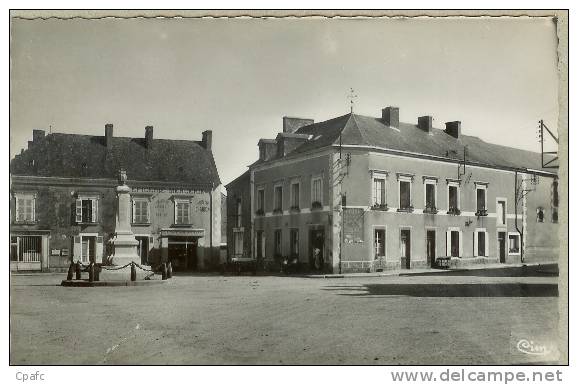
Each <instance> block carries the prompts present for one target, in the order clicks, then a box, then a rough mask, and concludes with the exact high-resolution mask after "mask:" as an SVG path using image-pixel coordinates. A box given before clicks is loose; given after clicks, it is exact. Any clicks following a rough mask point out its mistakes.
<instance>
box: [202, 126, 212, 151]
mask: <svg viewBox="0 0 578 385" xmlns="http://www.w3.org/2000/svg"><path fill="white" fill-rule="evenodd" d="M202 144H203V147H205V149H207V150H209V151H211V148H212V147H213V131H211V130H206V131H203V142H202Z"/></svg>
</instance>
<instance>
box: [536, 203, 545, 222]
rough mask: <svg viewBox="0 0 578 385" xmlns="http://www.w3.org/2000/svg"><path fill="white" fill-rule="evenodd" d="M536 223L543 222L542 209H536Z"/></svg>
mask: <svg viewBox="0 0 578 385" xmlns="http://www.w3.org/2000/svg"><path fill="white" fill-rule="evenodd" d="M536 221H537V222H544V209H543V208H542V207H538V208H537V209H536Z"/></svg>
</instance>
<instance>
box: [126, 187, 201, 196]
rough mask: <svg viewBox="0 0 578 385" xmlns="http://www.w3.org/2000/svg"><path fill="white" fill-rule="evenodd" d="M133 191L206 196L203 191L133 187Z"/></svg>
mask: <svg viewBox="0 0 578 385" xmlns="http://www.w3.org/2000/svg"><path fill="white" fill-rule="evenodd" d="M132 191H133V192H135V193H161V192H165V193H170V194H205V193H206V192H205V191H201V190H189V189H166V188H154V187H133V188H132Z"/></svg>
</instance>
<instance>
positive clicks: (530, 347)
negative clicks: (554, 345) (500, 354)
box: [516, 339, 550, 356]
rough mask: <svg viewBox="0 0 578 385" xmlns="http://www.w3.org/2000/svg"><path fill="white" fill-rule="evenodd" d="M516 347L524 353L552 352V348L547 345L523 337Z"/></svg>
mask: <svg viewBox="0 0 578 385" xmlns="http://www.w3.org/2000/svg"><path fill="white" fill-rule="evenodd" d="M516 347H517V348H518V350H519V351H520V352H522V353H524V354H533V355H536V356H544V355H546V354H548V353H550V350H549V349H548V348H547V347H546V346H544V345H540V344H537V343H535V342H534V341H528V340H526V339H521V340H520V341H518V344H517V345H516Z"/></svg>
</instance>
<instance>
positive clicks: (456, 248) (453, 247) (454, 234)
mask: <svg viewBox="0 0 578 385" xmlns="http://www.w3.org/2000/svg"><path fill="white" fill-rule="evenodd" d="M450 256H452V257H455V258H457V257H459V256H460V232H459V231H451V232H450Z"/></svg>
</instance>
